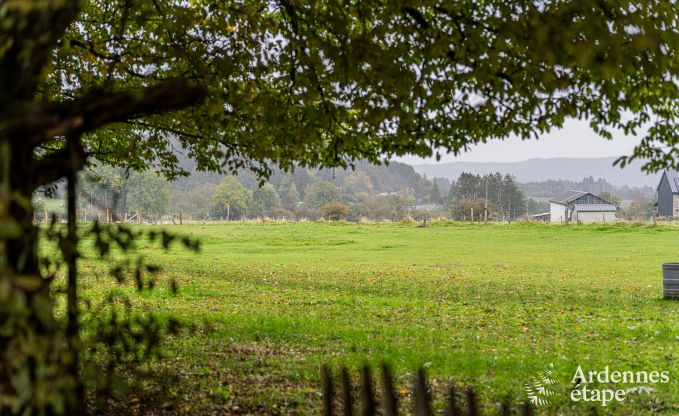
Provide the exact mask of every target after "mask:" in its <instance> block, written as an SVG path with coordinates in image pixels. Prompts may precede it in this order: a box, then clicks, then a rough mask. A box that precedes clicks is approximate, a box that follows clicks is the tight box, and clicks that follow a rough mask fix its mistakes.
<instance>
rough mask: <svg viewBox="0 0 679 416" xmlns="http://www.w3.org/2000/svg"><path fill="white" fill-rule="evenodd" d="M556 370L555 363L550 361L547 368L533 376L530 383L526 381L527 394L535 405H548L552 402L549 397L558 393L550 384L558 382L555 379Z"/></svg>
mask: <svg viewBox="0 0 679 416" xmlns="http://www.w3.org/2000/svg"><path fill="white" fill-rule="evenodd" d="M554 375H556V370H554V363H550V364H549V365H548V366H547V367H545V369H544V370H543V371H542V372H541V373H539V374H538V375H536V376H535V377H533V378H532V379H531V381H530V382H529V383H526V385H525V387H526V394H527V396H528V400H530V402H531V404H533V405H534V406H546V405H548V404H550V403H551V401H550V400H549V397H551V396H554V395H556V392H555V391H554V390H552V389H551V388H550V387H549V386H553V385H554V384H556V383H558V381H557V380H556V379H554V378H553V377H554Z"/></svg>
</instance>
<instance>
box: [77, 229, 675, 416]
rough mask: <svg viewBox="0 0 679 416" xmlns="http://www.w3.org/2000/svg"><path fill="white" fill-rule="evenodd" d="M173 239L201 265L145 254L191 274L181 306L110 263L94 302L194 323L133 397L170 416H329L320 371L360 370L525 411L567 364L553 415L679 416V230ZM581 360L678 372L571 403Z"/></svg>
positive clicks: (88, 278)
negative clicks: (118, 300) (546, 378)
mask: <svg viewBox="0 0 679 416" xmlns="http://www.w3.org/2000/svg"><path fill="white" fill-rule="evenodd" d="M135 227H139V228H143V227H150V226H135ZM166 228H167V229H168V230H170V231H172V232H174V233H179V234H183V235H190V236H192V237H197V238H199V239H200V240H201V242H202V250H201V253H200V254H193V253H189V252H187V251H185V250H182V249H175V250H171V251H169V252H164V251H163V250H161V249H157V248H154V247H155V246H152V245H151V244H149V243H147V242H141V243H140V244H139V247H138V248H139V249H140V252H142V253H144V254H145V255H146V256H148V257H151V258H152V259H153V261H154V262H156V263H159V264H161V265H162V266H163V267H164V271H163V273H162V274H161V276H160V279H161V280H163V281H164V280H168V279H170V278H175V279H176V280H177V282H178V284H179V292H178V294H177V295H176V296H173V295H172V294H171V292H170V290H169V289H168V288H167V287H166V286H165V285H162V284H160V285H159V286H158V287H157V288H156V289H155V290H153V291H147V292H144V293H141V294H137V293H135V292H134V290H133V288H132V286H129V287H127V286H123V287H121V286H118V285H117V284H115V283H114V282H113V281H112V279H110V278H109V277H107V276H105V275H104V274H103V273H101V267H102V266H101V265H96V264H91V263H88V262H84V264H83V266H82V269H83V272H84V274H83V277H82V278H81V283H80V284H81V286H82V288H83V294H84V296H85V297H87V298H91V299H96V298H101V297H103V296H104V295H105V294H106V293H109V292H111V291H114V292H117V293H121V292H122V293H129V294H130V296H131V299H132V302H133V304H135V306H137V307H139V310H143V311H153V312H156V313H160V314H163V315H169V316H174V317H176V318H179V319H180V320H181V321H182V322H184V323H186V324H187V325H189V326H190V327H191V329H190V330H188V329H187V330H185V331H183V332H182V333H181V334H180V335H178V336H175V337H172V338H171V339H169V340H167V343H166V344H165V347H164V355H165V358H164V359H163V360H159V361H156V362H153V363H151V364H149V365H145V366H144V368H143V369H141V370H143V371H145V372H146V373H147V374H154V375H155V376H154V377H149V378H148V379H147V380H148V381H145V382H143V383H142V384H141V385H140V386H138V387H137V389H136V390H134V391H130V393H129V396H127V397H126V398H125V400H128V402H127V403H128V404H127V405H128V406H130V407H131V409H132V410H134V407H135V406H142V405H143V404H144V403H146V405H147V406H150V405H149V404H148V403H149V402H148V401H150V400H151V399H150V398H149V397H152V396H153V395H154V394H155V393H157V392H158V391H162V392H163V393H165V394H166V396H167V397H169V399H163V402H162V403H159V404H158V406H159V407H158V409H162V411H167V412H176V413H219V412H221V413H233V414H240V413H262V414H276V413H282V414H317V413H318V411H319V409H320V407H319V406H320V387H319V367H320V365H321V363H329V364H331V366H333V368H334V369H335V372H337V371H336V370H337V369H338V368H339V367H340V366H341V365H347V366H348V367H349V368H350V369H352V371H354V372H356V370H357V369H358V368H360V367H361V366H362V365H363V364H364V363H369V364H371V365H373V366H375V367H376V366H378V365H379V364H381V363H383V362H386V363H389V364H391V365H392V367H393V368H394V370H395V373H396V375H397V376H398V383H399V387H407V386H409V385H410V384H411V383H412V379H413V372H414V371H415V370H416V369H417V368H418V367H420V366H424V367H425V368H426V371H427V373H428V374H429V375H430V377H431V378H432V379H433V389H434V391H435V392H441V391H442V390H443V389H444V388H445V386H446V385H447V384H448V383H450V382H455V383H458V385H460V386H464V385H466V384H471V385H474V386H475V387H476V388H477V390H478V393H479V395H480V396H481V399H482V401H483V403H484V406H485V409H486V410H487V411H490V410H493V409H497V408H498V406H499V402H500V400H502V399H503V398H504V397H505V396H506V395H510V396H511V397H512V398H513V399H515V400H516V401H517V402H518V401H522V400H525V397H526V393H525V390H524V382H526V381H528V380H529V379H530V377H532V376H534V375H536V374H537V373H539V372H540V371H541V370H542V369H543V368H544V367H545V366H546V365H548V364H550V363H553V364H554V367H555V369H556V372H557V376H556V377H557V379H558V381H559V383H558V384H557V385H556V386H555V389H556V391H557V393H558V394H557V396H555V397H554V398H553V399H552V402H553V403H552V404H551V405H550V406H547V407H544V408H540V409H544V410H549V409H552V410H557V411H559V412H562V413H567V414H578V413H583V412H585V411H587V412H593V411H596V412H597V413H599V414H607V413H611V414H618V413H621V412H622V413H631V412H632V411H634V412H637V413H638V414H646V413H651V412H664V413H662V414H676V413H679V408H678V407H677V403H679V365H678V364H677V359H678V358H679V302H677V301H671V300H663V299H662V297H661V296H662V287H661V285H662V283H661V274H662V272H661V263H663V262H667V261H677V260H679V228H676V227H672V226H659V227H655V228H654V227H651V226H649V225H634V224H618V225H580V226H569V227H566V226H561V225H549V224H524V223H517V224H511V225H507V224H487V225H483V224H473V225H472V224H461V223H452V222H451V223H441V222H439V223H436V222H434V223H432V224H430V225H429V226H428V227H426V228H418V224H416V223H394V224H348V223H230V224H219V225H183V226H169V227H166ZM84 246H85V247H89V244H88V243H84ZM161 283H162V282H161ZM578 365H581V366H582V368H583V369H584V370H585V371H587V370H595V371H596V370H603V369H604V367H606V366H608V367H609V368H610V369H611V371H613V370H619V371H624V370H633V371H642V370H643V371H649V372H650V371H662V370H666V371H670V374H671V375H670V378H671V380H670V382H669V383H665V384H662V383H661V384H657V385H654V386H653V388H654V389H656V390H657V391H656V392H655V393H652V394H631V395H629V397H628V399H627V400H626V401H625V402H624V403H623V404H621V405H618V404H611V405H609V406H607V407H601V406H599V404H598V403H595V404H584V403H582V402H580V403H574V402H572V401H571V400H570V399H569V397H568V394H569V392H570V388H571V387H572V386H571V380H572V378H573V375H574V372H575V370H576V368H577V367H578ZM154 378H155V379H160V380H164V382H163V385H161V386H159V385H157V384H158V382H157V381H155V382H153V381H151V380H152V379H154ZM356 380H358V377H356ZM611 385H614V384H611ZM627 387H629V386H621V387H620V388H627ZM609 388H610V387H609ZM401 394H403V395H404V396H405V395H407V393H406V391H405V390H402V391H401ZM540 409H539V410H540Z"/></svg>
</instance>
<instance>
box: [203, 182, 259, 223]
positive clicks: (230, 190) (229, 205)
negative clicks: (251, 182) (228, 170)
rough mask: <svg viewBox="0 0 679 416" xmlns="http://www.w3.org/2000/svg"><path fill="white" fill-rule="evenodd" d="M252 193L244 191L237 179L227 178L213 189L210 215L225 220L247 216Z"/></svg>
mask: <svg viewBox="0 0 679 416" xmlns="http://www.w3.org/2000/svg"><path fill="white" fill-rule="evenodd" d="M251 199H252V192H250V191H249V190H248V189H246V188H245V187H244V186H243V185H242V184H241V183H240V182H238V179H236V178H235V177H233V176H227V177H226V178H224V180H223V181H222V183H220V184H219V185H218V186H217V189H215V193H214V195H212V209H211V213H212V215H215V216H217V217H222V218H226V219H227V220H230V219H233V218H236V219H239V218H241V217H244V216H245V215H247V211H248V206H249V205H250V201H251Z"/></svg>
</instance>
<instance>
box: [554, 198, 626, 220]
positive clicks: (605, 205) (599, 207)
mask: <svg viewBox="0 0 679 416" xmlns="http://www.w3.org/2000/svg"><path fill="white" fill-rule="evenodd" d="M615 211H616V208H615V205H613V204H611V203H610V202H608V201H606V200H604V199H602V198H599V197H598V196H596V195H594V194H593V193H591V192H583V191H567V192H564V193H562V194H560V195H557V196H555V197H554V198H552V199H550V200H549V219H550V221H551V222H567V221H576V222H577V221H580V222H611V221H615V219H616V217H615Z"/></svg>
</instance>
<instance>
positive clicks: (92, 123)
mask: <svg viewBox="0 0 679 416" xmlns="http://www.w3.org/2000/svg"><path fill="white" fill-rule="evenodd" d="M206 93H207V92H206V90H205V88H203V87H200V86H190V85H187V84H185V83H183V82H169V83H165V84H163V85H159V86H153V87H147V88H144V89H140V90H133V91H123V92H118V93H109V94H96V93H95V94H90V95H89V96H88V97H86V98H82V99H79V100H73V101H62V102H48V103H29V104H25V105H19V106H17V108H16V111H14V112H12V113H11V114H10V115H8V116H7V117H5V118H4V120H0V131H5V132H7V131H9V132H16V133H21V136H22V137H25V138H26V140H27V144H28V145H29V146H32V147H35V146H37V145H40V144H41V143H44V142H46V141H49V140H52V139H53V138H54V137H58V136H72V135H76V134H82V133H87V132H89V131H92V130H94V129H97V128H99V127H101V126H103V125H105V124H108V123H112V122H117V121H124V120H126V119H129V118H132V117H141V116H144V115H148V114H154V113H158V112H162V111H170V110H175V109H179V108H182V107H186V106H189V105H191V104H194V103H196V102H199V101H201V100H202V99H204V98H205V96H206Z"/></svg>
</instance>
